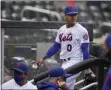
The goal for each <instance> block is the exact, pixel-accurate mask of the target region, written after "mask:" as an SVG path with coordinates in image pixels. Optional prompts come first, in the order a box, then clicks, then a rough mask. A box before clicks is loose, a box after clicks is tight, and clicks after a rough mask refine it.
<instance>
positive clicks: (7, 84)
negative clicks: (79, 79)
mask: <svg viewBox="0 0 111 90" xmlns="http://www.w3.org/2000/svg"><path fill="white" fill-rule="evenodd" d="M11 84H14V79H11V80H9V81H7V82H5V83H3V84H2V88H6V87H7V86H10V85H11Z"/></svg>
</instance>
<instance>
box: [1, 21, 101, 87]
mask: <svg viewBox="0 0 111 90" xmlns="http://www.w3.org/2000/svg"><path fill="white" fill-rule="evenodd" d="M63 24H64V22H30V21H23V22H22V21H2V22H1V28H2V29H1V30H2V61H1V62H2V69H3V68H4V67H3V65H4V54H5V52H4V48H5V46H10V47H11V48H13V47H12V45H14V46H31V47H35V46H36V43H34V41H33V40H32V38H30V39H29V40H28V39H25V40H26V41H25V40H23V41H22V42H18V41H17V42H16V41H14V42H13V41H12V42H11V43H10V42H6V41H5V40H4V35H5V34H9V35H11V36H12V37H14V36H15V35H18V36H20V35H24V36H25V35H27V32H29V33H32V32H39V31H40V30H41V31H40V32H45V35H44V36H46V35H48V34H47V31H49V32H51V33H50V35H51V34H54V35H55V33H56V32H57V29H59V28H60V26H61V25H63ZM81 24H82V25H83V26H85V27H86V29H87V30H88V33H89V36H90V41H91V44H93V24H92V23H84V22H81ZM53 32H54V33H53ZM54 35H53V36H54ZM23 38H24V37H23ZM53 40H54V37H53V38H52V40H50V42H53ZM24 41H25V42H24ZM41 41H42V40H41ZM41 41H39V40H38V41H37V43H39V42H41ZM46 42H48V41H46ZM46 42H45V43H46ZM10 50H12V49H9V51H10ZM9 56H10V55H9ZM93 64H95V63H93ZM93 64H92V65H93ZM83 67H84V66H83ZM102 67H103V65H102ZM72 69H73V68H72ZM72 69H69V71H70V70H72ZM84 69H85V68H84ZM101 69H102V71H103V68H101ZM101 69H100V70H101ZM77 70H79V71H81V69H77ZM44 75H45V74H44ZM3 76H4V73H3V72H2V77H3ZM100 76H101V77H100V78H103V76H102V74H101V75H100ZM101 80H103V79H101ZM101 80H100V79H99V83H100V81H101ZM101 83H102V81H101ZM101 85H102V84H100V86H98V87H99V88H101Z"/></svg>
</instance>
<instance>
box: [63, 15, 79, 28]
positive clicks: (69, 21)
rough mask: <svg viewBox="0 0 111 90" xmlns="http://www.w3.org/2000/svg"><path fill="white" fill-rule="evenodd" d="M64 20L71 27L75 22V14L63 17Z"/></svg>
mask: <svg viewBox="0 0 111 90" xmlns="http://www.w3.org/2000/svg"><path fill="white" fill-rule="evenodd" d="M65 20H66V24H67V25H69V26H70V25H73V24H75V23H76V22H77V14H70V15H65Z"/></svg>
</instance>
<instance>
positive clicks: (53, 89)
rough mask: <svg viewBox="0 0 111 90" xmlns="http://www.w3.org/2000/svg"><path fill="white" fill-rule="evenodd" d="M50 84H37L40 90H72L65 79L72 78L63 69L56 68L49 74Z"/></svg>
mask: <svg viewBox="0 0 111 90" xmlns="http://www.w3.org/2000/svg"><path fill="white" fill-rule="evenodd" d="M48 76H49V82H41V83H38V84H37V88H38V90H59V89H61V90H70V89H69V88H68V87H67V84H66V82H65V80H64V79H65V78H67V77H70V76H72V74H68V73H66V72H65V71H64V69H63V68H61V67H54V68H52V69H51V70H49V72H48Z"/></svg>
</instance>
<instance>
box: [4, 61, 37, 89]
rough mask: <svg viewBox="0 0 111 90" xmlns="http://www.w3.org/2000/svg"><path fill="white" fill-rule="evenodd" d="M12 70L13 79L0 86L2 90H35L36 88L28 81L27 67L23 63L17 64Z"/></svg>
mask: <svg viewBox="0 0 111 90" xmlns="http://www.w3.org/2000/svg"><path fill="white" fill-rule="evenodd" d="M12 70H13V72H14V78H13V79H11V80H9V81H7V82H6V83H4V84H2V89H3V90H9V89H10V90H18V89H20V90H23V89H25V90H26V89H28V90H37V87H36V86H34V85H33V84H32V83H31V82H29V81H28V65H27V64H26V63H25V62H24V61H19V62H17V63H16V64H15V65H14V68H13V69H12Z"/></svg>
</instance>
